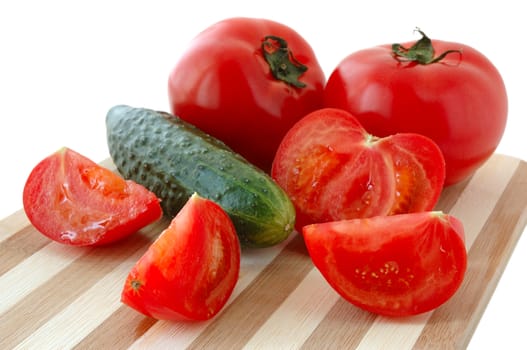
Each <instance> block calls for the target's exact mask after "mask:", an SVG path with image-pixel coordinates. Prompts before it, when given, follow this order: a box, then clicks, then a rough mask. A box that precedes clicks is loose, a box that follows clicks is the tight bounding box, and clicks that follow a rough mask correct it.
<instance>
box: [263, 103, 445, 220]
mask: <svg viewBox="0 0 527 350" xmlns="http://www.w3.org/2000/svg"><path fill="white" fill-rule="evenodd" d="M271 175H272V176H273V178H274V179H275V180H276V181H277V183H278V184H279V185H280V186H281V187H282V188H283V189H284V190H285V191H286V192H287V194H288V195H289V196H290V198H291V200H292V202H293V203H294V205H295V207H296V211H297V228H301V227H302V226H304V225H307V224H312V223H319V222H328V221H335V220H344V219H353V218H364V217H372V216H377V215H393V214H399V213H408V212H419V211H429V210H432V209H433V207H434V206H435V204H436V203H437V200H438V199H439V195H440V194H441V190H442V189H443V183H444V179H445V161H444V158H443V155H442V153H441V151H440V149H439V147H438V146H437V145H436V144H435V143H434V142H433V141H432V140H431V139H429V138H427V137H424V136H422V135H418V134H411V133H406V134H397V135H393V136H388V137H385V138H378V137H375V136H373V135H371V134H368V133H367V132H366V131H365V130H364V128H363V127H362V125H361V124H360V123H359V122H358V121H357V119H355V117H353V115H351V114H350V113H348V112H346V111H344V110H340V109H334V108H324V109H320V110H317V111H315V112H312V113H310V114H308V115H307V116H305V117H304V118H303V119H301V120H300V121H299V122H297V123H296V124H295V125H294V126H293V127H292V128H291V129H290V130H289V132H288V133H287V134H286V136H285V137H284V139H283V140H282V143H281V144H280V146H279V148H278V151H277V153H276V155H275V159H274V161H273V167H272V171H271Z"/></svg>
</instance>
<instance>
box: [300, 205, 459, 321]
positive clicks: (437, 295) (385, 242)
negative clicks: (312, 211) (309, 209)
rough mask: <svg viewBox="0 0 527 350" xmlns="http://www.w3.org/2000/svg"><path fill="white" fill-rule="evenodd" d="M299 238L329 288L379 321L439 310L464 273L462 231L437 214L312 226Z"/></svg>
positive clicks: (451, 219)
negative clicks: (379, 317) (382, 317)
mask: <svg viewBox="0 0 527 350" xmlns="http://www.w3.org/2000/svg"><path fill="white" fill-rule="evenodd" d="M302 234H303V236H304V240H305V243H306V246H307V248H308V251H309V254H310V256H311V259H312V260H313V263H314V264H315V266H316V267H317V268H318V269H319V270H320V272H321V273H322V275H323V276H324V278H325V279H326V280H327V281H328V283H329V284H330V285H331V286H332V287H333V288H334V289H335V290H336V291H337V292H338V293H339V294H340V295H341V296H342V297H343V298H344V299H346V300H347V301H349V302H351V303H352V304H354V305H356V306H358V307H360V308H362V309H365V310H367V311H371V312H374V313H377V314H381V315H386V316H408V315H414V314H419V313H423V312H426V311H430V310H433V309H435V308H437V307H439V306H440V305H442V304H443V303H445V302H446V301H447V300H448V299H450V297H452V295H454V293H455V292H456V291H457V290H458V288H459V286H460V285H461V283H462V281H463V278H464V274H465V271H466V266H467V253H466V248H465V244H464V230H463V225H462V224H461V222H460V221H459V220H458V219H456V218H455V217H453V216H451V215H447V214H444V213H441V212H419V213H411V214H400V215H392V216H377V217H373V218H366V219H353V220H344V221H338V222H330V223H322V224H313V225H308V226H305V227H304V228H303V230H302Z"/></svg>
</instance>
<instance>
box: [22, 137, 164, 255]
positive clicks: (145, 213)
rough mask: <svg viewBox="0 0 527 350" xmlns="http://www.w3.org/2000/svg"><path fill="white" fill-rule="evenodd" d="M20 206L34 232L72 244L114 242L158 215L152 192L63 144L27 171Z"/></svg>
mask: <svg viewBox="0 0 527 350" xmlns="http://www.w3.org/2000/svg"><path fill="white" fill-rule="evenodd" d="M23 205H24V210H25V212H26V215H27V217H28V219H29V221H30V222H31V223H32V224H33V226H34V227H35V228H36V229H37V230H38V231H40V232H41V233H42V234H44V235H45V236H47V237H49V238H51V239H52V240H54V241H57V242H59V243H63V244H68V245H77V246H87V245H102V244H106V243H110V242H114V241H116V240H119V239H121V238H124V237H125V236H128V235H130V234H132V233H134V232H136V231H138V230H139V229H141V228H143V227H145V226H147V225H148V224H151V223H152V222H154V221H156V220H158V219H160V218H161V216H162V210H161V206H160V204H159V199H158V198H157V197H156V195H155V194H154V193H152V192H150V191H149V190H147V189H146V188H145V187H143V186H141V185H139V184H137V183H135V182H133V181H130V180H124V179H123V178H122V177H120V176H119V175H117V174H116V173H113V172H112V171H110V170H109V169H106V168H104V167H102V166H100V165H99V164H97V163H95V162H93V161H91V160H90V159H88V158H86V157H85V156H83V155H81V154H79V153H77V152H75V151H73V150H71V149H69V148H66V147H64V148H62V149H60V150H59V151H57V152H55V153H54V154H52V155H50V156H49V157H47V158H45V159H43V160H42V161H41V162H40V163H39V164H37V165H36V166H35V168H34V169H33V170H32V171H31V173H30V175H29V177H28V178H27V180H26V183H25V186H24V192H23Z"/></svg>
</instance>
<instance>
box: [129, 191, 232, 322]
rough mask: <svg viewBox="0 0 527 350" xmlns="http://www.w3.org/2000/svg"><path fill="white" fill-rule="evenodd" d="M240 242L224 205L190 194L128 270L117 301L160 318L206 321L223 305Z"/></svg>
mask: <svg viewBox="0 0 527 350" xmlns="http://www.w3.org/2000/svg"><path fill="white" fill-rule="evenodd" d="M239 272H240V243H239V241H238V237H237V236H236V231H235V229H234V225H233V224H232V221H231V219H230V218H229V216H228V215H227V214H226V213H225V211H223V209H222V208H221V207H220V206H219V205H218V204H216V203H214V202H212V201H211V200H208V199H205V198H202V197H200V196H199V195H197V194H194V195H192V196H191V197H190V199H189V200H188V201H187V203H186V204H185V206H184V207H183V208H182V209H181V210H180V212H179V213H178V214H177V215H176V217H175V218H174V219H173V220H172V222H171V223H170V225H169V227H168V228H167V229H166V230H164V231H163V232H162V233H161V235H160V236H159V237H158V238H157V240H156V241H155V242H154V243H153V244H152V245H151V246H150V247H149V248H148V251H147V252H146V253H145V254H144V255H143V256H142V257H141V259H139V261H138V262H137V263H136V264H135V266H134V267H133V269H132V270H131V271H130V273H129V275H128V277H127V279H126V282H125V285H124V288H123V291H122V294H121V300H122V301H123V302H124V303H125V304H127V305H128V306H130V307H132V308H134V309H136V310H137V311H139V312H141V313H143V314H144V315H147V316H149V317H153V318H156V319H163V320H182V319H186V320H207V319H210V318H212V317H213V316H214V315H216V314H217V313H218V312H219V311H220V310H221V309H222V308H223V306H224V305H225V304H226V303H227V300H228V299H229V297H230V295H231V294H232V291H233V290H234V286H235V285H236V282H237V281H238V275H239Z"/></svg>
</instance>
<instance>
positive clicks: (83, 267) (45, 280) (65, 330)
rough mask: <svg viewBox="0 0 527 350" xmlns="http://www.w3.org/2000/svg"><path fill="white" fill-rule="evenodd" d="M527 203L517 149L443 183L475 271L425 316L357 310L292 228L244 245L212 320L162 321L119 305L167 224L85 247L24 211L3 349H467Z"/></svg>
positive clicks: (444, 201)
mask: <svg viewBox="0 0 527 350" xmlns="http://www.w3.org/2000/svg"><path fill="white" fill-rule="evenodd" d="M103 164H104V165H106V166H109V167H112V166H113V165H112V164H111V162H109V161H106V162H104V163H103ZM526 207H527V163H526V162H525V161H522V160H519V159H515V158H512V157H509V156H504V155H497V154H496V155H494V156H492V157H491V159H490V160H489V161H488V162H487V163H486V164H485V165H484V166H483V167H482V168H480V169H479V170H478V171H477V172H476V174H475V175H474V176H472V177H471V178H470V179H469V180H467V181H464V182H463V183H460V184H457V185H454V186H451V187H448V188H446V189H445V190H444V192H443V194H442V196H441V199H440V201H439V203H438V204H437V209H439V210H443V211H444V212H447V213H450V214H453V215H455V216H457V217H458V218H459V219H461V221H462V222H463V224H464V226H465V231H466V245H467V249H468V252H469V253H468V259H469V260H468V270H467V273H466V277H465V280H464V282H463V284H462V286H461V288H460V289H459V290H458V291H457V293H456V294H455V295H454V297H453V298H452V299H450V300H449V301H448V302H446V303H445V304H443V305H442V306H441V307H439V308H438V309H436V310H434V311H431V312H429V313H425V314H421V315H418V316H414V317H405V318H387V317H381V316H376V315H374V314H371V313H368V312H365V311H363V310H360V309H358V308H356V307H354V306H352V305H351V304H349V303H347V302H346V301H344V300H343V299H342V298H340V297H339V296H338V295H337V294H336V293H335V292H334V291H333V290H332V289H331V288H330V287H329V285H328V284H327V283H326V282H325V280H324V279H323V278H322V277H321V275H320V273H319V272H318V270H317V269H316V268H314V266H313V264H312V262H311V260H310V258H309V256H308V255H307V252H306V249H305V246H304V243H303V241H302V239H301V237H300V235H299V234H297V233H294V234H293V235H292V236H291V237H290V238H289V239H288V240H287V241H286V242H284V243H283V244H280V245H278V246H275V247H272V248H266V249H244V250H243V252H242V266H241V273H240V279H239V282H238V284H237V286H236V288H235V290H234V293H233V295H232V296H231V298H230V300H229V302H228V304H227V306H226V307H225V308H224V309H223V310H222V311H221V313H220V314H218V315H217V316H216V317H215V318H214V319H212V320H210V321H207V322H166V321H156V320H154V319H151V318H148V317H145V316H143V315H141V314H139V313H137V312H136V311H134V310H132V309H131V308H129V307H127V306H125V305H123V304H121V303H120V293H121V288H122V287H123V284H124V281H125V278H126V276H127V274H128V271H129V270H130V269H131V267H132V266H133V265H134V263H135V262H136V261H137V260H138V259H139V257H140V256H141V255H142V254H143V253H144V252H145V250H146V249H147V247H148V245H149V244H150V243H151V242H152V240H153V239H155V237H156V236H157V235H158V234H159V233H160V232H161V231H162V230H163V229H164V228H165V226H166V225H167V224H168V221H167V220H162V221H160V222H158V223H155V224H152V225H151V226H149V227H147V228H145V229H143V230H141V231H140V232H139V233H137V234H136V235H133V236H132V237H129V238H127V239H125V240H124V241H121V242H118V243H117V244H114V245H110V246H106V247H99V248H77V247H70V246H65V245H60V244H58V243H55V242H51V241H49V240H48V239H46V238H45V237H44V236H43V235H41V234H39V233H38V232H37V231H36V230H35V229H34V228H33V227H32V226H31V224H30V223H29V222H28V220H27V218H26V217H25V215H24V212H23V211H22V210H21V211H18V212H16V213H14V214H13V215H11V216H9V217H7V218H5V219H4V220H2V221H0V286H2V287H1V294H0V349H11V348H20V349H46V348H51V349H67V348H76V349H126V348H132V349H181V348H196V349H198V348H199V349H202V348H211V349H240V348H247V349H252V348H260V349H280V348H288V349H296V348H303V349H323V348H327V349H330V348H331V349H344V348H345V349H379V348H393V349H411V348H414V349H423V348H427V349H430V348H441V349H456V348H464V347H465V346H466V345H467V344H468V342H469V340H470V338H471V336H472V334H473V332H474V330H475V327H476V326H477V324H478V322H479V320H480V318H481V315H482V314H483V311H484V309H485V307H486V305H487V303H488V302H489V300H490V298H491V296H492V293H493V291H494V289H495V287H496V285H497V283H498V281H499V278H500V276H501V274H502V272H503V270H504V268H505V266H506V264H507V261H508V259H509V257H510V255H511V253H512V251H513V249H514V246H515V245H516V242H517V240H518V238H519V236H520V235H521V233H522V231H523V229H524V227H525V224H526V221H527V210H526ZM504 321H505V322H507V320H504Z"/></svg>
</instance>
